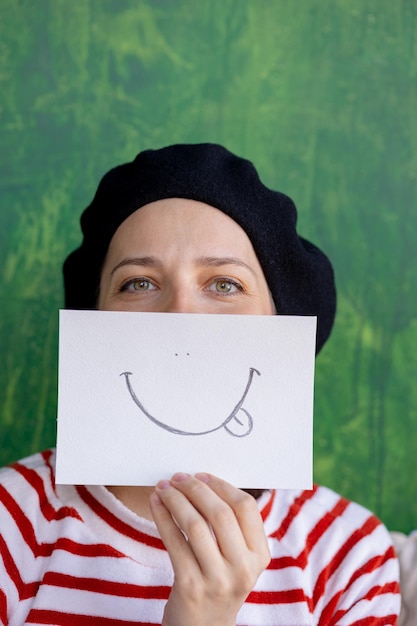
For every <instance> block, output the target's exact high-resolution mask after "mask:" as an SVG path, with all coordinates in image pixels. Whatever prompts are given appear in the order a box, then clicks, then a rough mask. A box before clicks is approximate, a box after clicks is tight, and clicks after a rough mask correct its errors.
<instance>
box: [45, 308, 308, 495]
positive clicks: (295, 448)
mask: <svg viewBox="0 0 417 626" xmlns="http://www.w3.org/2000/svg"><path fill="white" fill-rule="evenodd" d="M315 336H316V318H315V317H295V316H278V315H268V316H258V315H256V316H251V315H200V314H176V313H130V312H113V311H111V312H110V311H69V310H65V311H60V337H59V395H58V439H57V477H56V480H57V483H58V484H59V483H60V484H87V485H94V484H102V485H155V484H156V482H157V481H158V480H160V479H162V478H170V477H171V476H172V474H174V473H175V472H179V471H181V472H188V473H192V474H194V473H196V472H200V471H204V472H210V473H212V474H216V475H218V476H221V477H222V478H224V479H225V480H228V481H229V482H231V483H232V484H234V485H236V486H237V487H246V488H284V489H285V488H287V489H308V488H311V484H312V425H313V384H314V357H315Z"/></svg>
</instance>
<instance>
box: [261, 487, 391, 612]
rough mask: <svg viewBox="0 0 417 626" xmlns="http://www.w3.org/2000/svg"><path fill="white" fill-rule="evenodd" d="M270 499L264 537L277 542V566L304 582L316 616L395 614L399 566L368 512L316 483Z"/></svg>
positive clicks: (380, 527)
mask: <svg viewBox="0 0 417 626" xmlns="http://www.w3.org/2000/svg"><path fill="white" fill-rule="evenodd" d="M275 500H276V502H275V504H274V506H273V507H272V508H271V515H273V514H274V517H275V520H274V522H275V524H274V525H275V529H272V528H271V523H269V524H268V525H269V532H268V534H269V536H270V537H271V538H272V539H275V540H277V541H276V545H275V546H274V550H275V554H276V564H277V565H278V564H280V563H282V564H284V565H285V566H286V565H288V564H291V566H292V567H297V568H299V571H302V572H303V577H307V578H308V580H309V583H308V584H309V587H310V588H311V602H312V606H313V608H314V612H315V613H316V614H320V615H321V614H322V612H323V611H324V614H325V615H326V614H327V612H328V611H329V612H333V611H334V610H336V612H337V611H340V613H339V615H340V623H341V624H342V623H352V622H349V619H352V620H353V619H354V617H355V616H356V615H359V614H360V612H361V611H362V612H363V614H364V615H372V612H373V611H382V614H384V612H385V615H391V616H394V615H395V614H396V613H398V610H399V572H398V562H397V559H396V555H395V551H394V548H393V545H392V540H391V537H390V534H389V533H388V531H387V529H386V528H385V526H384V525H383V524H382V522H381V521H380V520H379V519H378V518H377V517H376V516H375V515H374V514H373V513H371V511H369V510H368V509H367V508H365V507H363V506H361V505H360V504H357V503H355V502H352V501H350V500H348V499H346V498H344V497H342V496H340V495H339V494H337V493H336V492H334V491H332V490H331V489H328V488H326V487H321V486H317V485H315V486H314V488H313V489H312V490H311V491H297V492H294V491H287V492H285V491H284V492H276V494H275ZM326 607H327V608H326ZM364 607H366V610H365V608H364ZM369 611H371V612H369ZM338 623H339V622H338ZM387 623H391V622H390V621H388V622H387Z"/></svg>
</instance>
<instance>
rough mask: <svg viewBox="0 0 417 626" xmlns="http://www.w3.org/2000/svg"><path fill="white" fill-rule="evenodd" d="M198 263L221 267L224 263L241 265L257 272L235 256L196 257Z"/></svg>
mask: <svg viewBox="0 0 417 626" xmlns="http://www.w3.org/2000/svg"><path fill="white" fill-rule="evenodd" d="M196 263H197V265H202V266H206V267H221V266H222V265H238V266H239V267H244V268H246V269H247V270H249V271H250V272H252V274H255V272H254V270H253V269H252V268H251V266H250V265H248V264H247V263H245V262H244V261H241V260H240V259H238V258H236V257H233V256H225V257H217V256H201V257H199V258H198V259H196Z"/></svg>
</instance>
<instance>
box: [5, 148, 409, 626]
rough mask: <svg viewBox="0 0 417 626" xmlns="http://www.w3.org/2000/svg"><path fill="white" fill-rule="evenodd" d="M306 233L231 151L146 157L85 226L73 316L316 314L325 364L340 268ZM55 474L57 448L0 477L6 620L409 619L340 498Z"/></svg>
mask: <svg viewBox="0 0 417 626" xmlns="http://www.w3.org/2000/svg"><path fill="white" fill-rule="evenodd" d="M295 223H296V210H295V207H294V205H293V203H292V202H291V200H290V199H289V198H287V197H286V196H284V195H283V194H280V193H278V192H274V191H271V190H269V189H267V188H266V187H265V186H264V185H263V184H262V183H261V181H260V180H259V178H258V176H257V173H256V170H255V169H254V168H253V166H252V164H250V163H249V162H248V161H245V160H243V159H240V158H238V157H236V156H235V155H233V154H231V153H230V152H228V151H227V150H225V149H224V148H222V147H221V146H217V145H212V144H201V145H177V146H170V147H168V148H164V149H162V150H156V151H146V152H143V153H141V154H139V155H138V156H137V157H136V159H135V160H134V161H133V162H132V163H129V164H126V165H122V166H119V167H117V168H115V169H114V170H111V171H110V172H109V173H108V174H107V175H106V176H105V177H104V178H103V180H102V181H101V183H100V185H99V188H98V190H97V193H96V196H95V198H94V199H93V201H92V203H91V204H90V206H89V207H88V208H87V209H86V211H85V212H84V214H83V216H82V218H81V224H82V229H83V233H84V239H83V243H82V245H81V246H80V248H78V249H77V250H75V251H74V252H73V253H72V254H71V255H70V256H69V257H68V259H67V260H66V262H65V266H64V278H65V292H66V306H67V308H98V309H105V310H124V311H162V312H176V313H178V312H180V313H181V312H187V313H221V314H228V313H233V314H254V315H258V314H260V315H269V314H299V315H317V318H318V333H317V351H319V350H320V349H321V347H322V346H323V344H324V342H325V341H326V339H327V338H328V336H329V334H330V331H331V327H332V324H333V317H334V312H335V289H334V281H333V272H332V268H331V265H330V263H329V261H328V259H327V257H326V256H325V255H324V254H323V253H322V252H321V251H320V250H319V249H318V248H316V247H315V246H313V245H312V244H311V243H309V242H307V241H306V240H304V239H302V238H300V237H299V236H298V234H297V232H296V229H295ZM74 454H75V456H76V451H74ZM139 462H140V459H138V463H139ZM180 469H181V468H179V470H180ZM53 471H54V452H53V451H48V452H44V453H43V454H40V455H35V456H34V457H31V458H29V459H27V460H25V461H22V462H20V463H17V464H15V465H14V466H12V467H11V468H7V469H5V470H3V471H2V474H1V477H0V502H1V505H2V514H1V517H0V519H1V522H0V524H1V533H2V534H1V542H0V546H1V548H0V549H1V552H2V556H3V562H2V564H0V568H2V569H0V581H1V582H0V621H1V623H2V624H10V625H11V624H23V623H31V624H32V623H33V624H58V625H61V624H62V625H63V624H71V625H76V626H77V625H80V626H81V625H87V624H107V623H108V624H121V625H122V624H125V625H126V624H150V623H152V624H155V623H156V624H161V623H162V624H165V625H166V626H173V625H181V626H187V625H188V624H190V625H192V626H203V625H205V624H210V625H213V624H216V625H218V626H220V625H224V626H229V625H231V624H253V625H259V626H260V625H264V624H265V625H266V624H275V625H278V624H281V625H284V624H285V625H287V626H288V625H295V624H297V625H300V624H303V625H307V624H349V625H352V624H357V625H358V626H359V624H374V625H377V624H378V625H381V626H382V625H386V624H395V623H396V621H397V616H398V612H399V596H398V571H397V563H396V558H395V554H394V550H393V548H392V545H391V542H390V539H389V535H388V533H387V531H386V530H385V528H384V527H383V526H382V524H381V523H380V522H379V521H378V520H377V519H376V518H375V517H374V516H373V515H372V514H370V513H369V512H368V511H366V510H365V509H363V508H362V507H360V506H359V505H356V504H354V503H350V502H348V501H346V500H344V499H343V498H340V496H338V495H337V494H335V493H333V492H331V491H330V490H327V489H325V488H323V487H315V488H314V489H313V490H312V491H305V492H299V491H297V492H295V491H282V492H265V493H262V492H261V491H260V492H257V493H246V492H244V491H241V490H239V489H237V488H235V487H233V486H231V485H229V484H227V483H225V482H224V481H223V480H221V479H220V478H217V477H215V476H211V475H207V474H204V473H201V474H198V475H196V476H189V475H187V474H183V473H178V474H175V475H174V476H172V477H171V478H169V477H161V480H160V482H159V483H158V484H157V485H156V486H155V488H147V487H125V486H118V487H108V488H106V487H87V486H56V487H55V485H54V480H53ZM254 496H255V497H254ZM255 498H257V499H255Z"/></svg>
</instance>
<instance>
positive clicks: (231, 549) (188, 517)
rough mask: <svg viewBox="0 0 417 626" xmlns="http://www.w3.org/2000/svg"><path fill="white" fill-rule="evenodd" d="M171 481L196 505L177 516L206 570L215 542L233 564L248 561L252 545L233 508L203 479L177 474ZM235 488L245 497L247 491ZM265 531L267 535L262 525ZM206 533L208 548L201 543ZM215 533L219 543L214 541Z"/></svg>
mask: <svg viewBox="0 0 417 626" xmlns="http://www.w3.org/2000/svg"><path fill="white" fill-rule="evenodd" d="M171 482H172V484H173V485H174V487H175V489H176V490H178V491H180V492H181V493H182V494H183V495H184V496H185V497H186V498H187V501H188V502H189V503H190V504H191V505H192V507H191V508H187V509H183V510H181V511H178V512H177V513H174V516H175V518H176V519H177V521H178V522H179V523H180V526H181V528H182V529H183V530H184V531H185V532H186V533H187V536H188V539H189V541H190V543H191V544H192V548H193V551H194V553H195V554H196V557H197V559H198V560H199V562H200V563H201V564H202V567H207V568H208V567H209V565H207V564H205V559H206V558H207V552H206V550H207V548H208V547H210V545H211V543H212V542H214V543H215V546H216V551H220V554H221V555H222V557H224V558H225V559H226V561H228V562H229V563H231V564H237V563H239V562H240V561H241V560H242V559H244V558H246V555H247V552H248V546H247V544H246V540H245V538H244V536H243V533H242V531H241V529H240V527H239V522H238V519H237V517H236V515H235V513H234V511H233V509H232V508H231V506H229V504H228V503H227V502H225V501H224V500H223V499H222V498H221V497H219V495H218V494H217V493H216V492H215V491H214V490H213V489H211V488H210V487H209V486H208V485H207V484H206V483H205V482H204V481H203V480H198V479H197V478H195V477H193V476H184V475H183V474H177V475H174V476H173V477H172V479H171ZM231 489H232V490H235V491H236V492H237V493H238V494H239V493H242V494H243V492H240V490H238V489H235V488H234V487H232V488H231ZM243 495H246V494H243ZM235 497H237V496H235ZM248 497H250V496H248ZM254 504H255V509H253V510H254V512H255V514H256V515H258V516H259V513H258V510H257V507H256V503H254ZM170 510H171V509H170ZM197 514H198V515H197ZM177 515H178V516H179V517H177ZM261 529H262V533H263V527H262V525H261ZM203 532H204V533H205V538H206V540H207V544H205V545H204V544H201V540H202V537H203V535H202V533H203ZM213 534H214V537H215V539H216V541H214V538H213ZM263 536H264V533H263Z"/></svg>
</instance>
